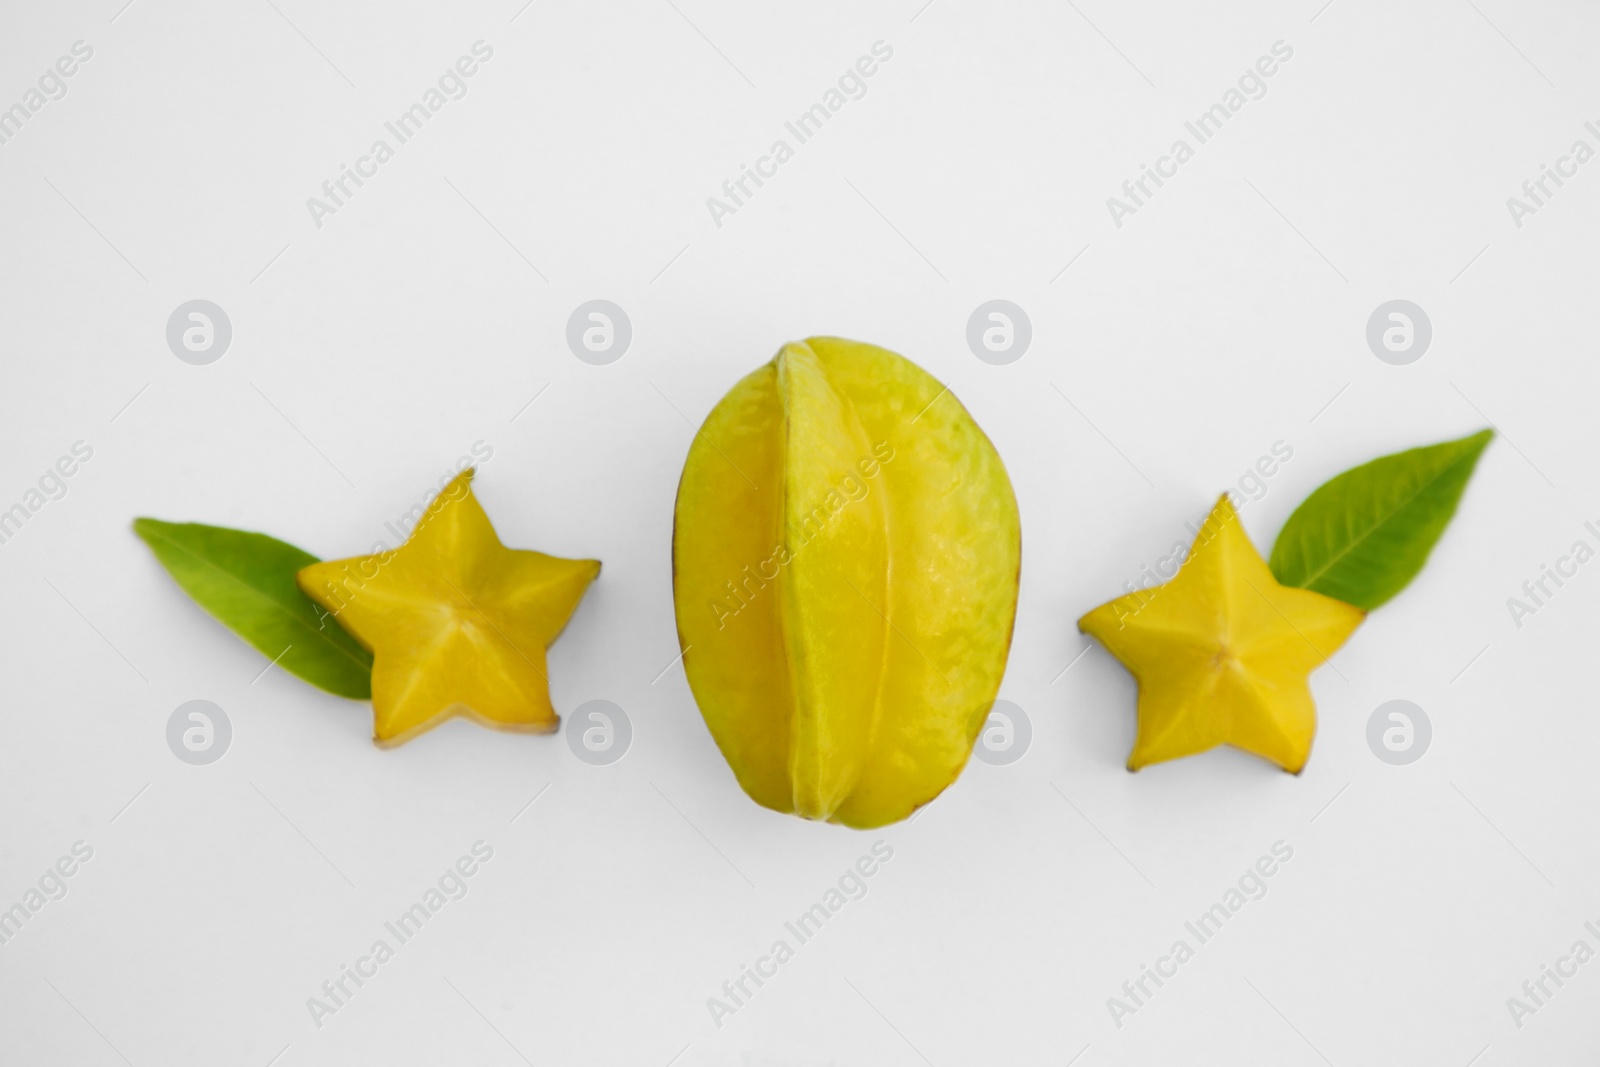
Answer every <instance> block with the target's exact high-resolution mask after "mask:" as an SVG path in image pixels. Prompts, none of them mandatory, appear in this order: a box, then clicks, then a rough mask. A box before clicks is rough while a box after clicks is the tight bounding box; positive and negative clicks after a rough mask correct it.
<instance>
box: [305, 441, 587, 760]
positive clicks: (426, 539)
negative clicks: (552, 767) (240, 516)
mask: <svg viewBox="0 0 1600 1067" xmlns="http://www.w3.org/2000/svg"><path fill="white" fill-rule="evenodd" d="M472 475H473V472H472V470H471V469H470V468H469V469H468V470H466V471H463V472H462V473H461V474H460V475H458V476H457V477H456V478H455V479H454V480H453V481H451V482H450V484H449V485H448V486H447V487H446V488H445V490H444V492H442V493H441V494H440V495H439V496H438V498H436V499H435V500H434V501H433V502H432V503H431V504H430V506H429V507H428V510H427V511H426V512H425V513H424V515H423V517H422V519H421V520H419V521H418V523H417V526H416V528H415V529H414V530H413V531H412V532H411V536H410V537H409V538H407V540H406V542H405V543H404V544H403V545H401V546H400V547H399V548H396V549H393V550H390V551H385V552H380V553H378V554H376V555H370V556H357V557H355V558H353V559H342V560H330V561H328V562H325V563H315V564H312V565H311V566H309V567H306V568H305V569H304V570H302V571H300V572H299V574H298V576H297V581H298V583H299V585H300V588H301V589H302V590H303V591H304V592H305V593H306V595H307V596H309V597H311V598H312V599H313V600H315V601H316V602H317V603H319V604H321V605H322V606H323V607H324V608H325V609H327V611H328V612H329V613H330V614H331V615H332V616H333V617H334V618H335V619H337V621H338V623H339V625H341V626H343V627H344V628H345V629H346V630H348V631H349V632H350V633H351V635H352V636H354V637H355V638H356V640H357V641H359V642H361V644H362V645H364V646H365V647H366V648H367V649H368V650H369V651H371V652H372V656H373V663H372V711H373V740H374V741H376V742H377V743H378V744H379V745H380V746H383V747H390V746H393V745H399V744H402V743H404V742H405V741H408V740H410V739H411V738H413V737H415V736H417V735H418V734H420V733H423V732H425V731H427V730H430V729H432V728H433V727H435V726H437V725H439V724H440V723H441V722H443V721H444V720H446V719H448V718H450V717H451V716H453V715H464V716H466V717H467V718H470V719H472V720H473V721H475V722H478V723H480V724H482V725H484V726H488V727H492V728H494V729H497V730H511V731H516V732H521V733H551V732H553V731H554V730H555V729H556V727H557V726H558V725H559V723H560V719H559V718H558V717H557V715H556V713H555V711H554V709H553V708H551V706H550V686H549V676H548V674H547V671H546V662H545V649H546V648H548V647H549V645H550V644H551V643H552V642H553V641H555V639H556V637H557V636H558V635H559V634H560V633H561V631H562V629H563V628H564V627H565V626H566V624H567V620H568V619H569V618H570V617H571V616H572V613H573V611H574V610H576V608H577V606H578V601H579V600H580V599H582V597H583V593H584V590H585V589H587V588H588V586H589V583H590V582H591V581H593V580H594V579H595V577H596V576H597V575H598V574H599V573H600V564H599V562H598V561H596V560H592V559H561V558H559V557H556V556H547V555H545V554H544V553H542V552H530V551H525V550H523V549H513V548H507V547H505V545H503V544H501V543H500V538H499V537H497V536H496V535H495V532H494V527H493V526H491V525H490V524H489V517H488V516H487V515H486V514H484V511H483V507H482V505H480V504H479V503H478V500H477V498H476V497H475V496H473V494H472V485H471V481H472ZM324 621H325V622H326V621H327V620H326V619H325V620H324Z"/></svg>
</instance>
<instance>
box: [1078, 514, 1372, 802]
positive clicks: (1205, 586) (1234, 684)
mask: <svg viewBox="0 0 1600 1067" xmlns="http://www.w3.org/2000/svg"><path fill="white" fill-rule="evenodd" d="M1365 617H1366V615H1365V613H1364V612H1363V611H1361V609H1360V608H1356V607H1352V606H1351V605H1349V604H1346V603H1345V602H1343V601H1342V600H1335V599H1333V598H1332V597H1328V596H1323V595H1322V594H1321V593H1314V592H1312V591H1310V590H1309V589H1292V588H1288V587H1285V586H1282V585H1279V584H1278V582H1277V580H1276V579H1274V578H1273V576H1272V572H1271V570H1269V569H1268V567H1267V564H1266V561H1265V560H1263V559H1262V558H1261V555H1260V553H1258V552H1257V551H1256V549H1255V546H1254V545H1252V544H1251V543H1250V539H1249V537H1248V536H1246V534H1245V532H1244V527H1243V526H1242V525H1240V523H1239V517H1238V514H1237V513H1236V512H1235V511H1234V509H1233V504H1232V503H1231V502H1230V501H1229V500H1228V497H1227V496H1226V495H1224V496H1223V497H1222V499H1221V500H1219V501H1218V502H1217V506H1216V507H1215V508H1214V509H1213V510H1212V512H1211V515H1210V517H1209V518H1207V519H1206V522H1205V525H1204V526H1202V527H1201V529H1200V534H1199V536H1198V537H1196V538H1195V544H1194V548H1193V550H1192V551H1191V552H1190V553H1189V556H1188V558H1187V559H1185V560H1184V562H1183V566H1182V567H1180V568H1179V569H1178V574H1177V577H1175V578H1173V580H1172V581H1170V582H1168V583H1166V584H1165V585H1160V586H1156V587H1155V588H1154V589H1150V590H1145V591H1141V592H1137V593H1131V594H1129V595H1127V596H1123V597H1118V598H1117V599H1116V600H1113V601H1110V602H1109V603H1106V604H1102V605H1101V606H1100V607H1098V608H1096V609H1094V610H1093V611H1091V612H1089V614H1087V615H1085V616H1084V617H1083V618H1082V619H1080V620H1078V628H1079V629H1080V630H1082V631H1083V632H1084V633H1087V634H1090V635H1092V636H1094V637H1096V638H1098V639H1099V640H1100V642H1101V643H1102V644H1104V645H1105V646H1106V648H1107V649H1109V650H1110V651H1111V654H1112V655H1114V656H1116V657H1117V659H1119V660H1121V661H1122V663H1123V664H1124V665H1125V666H1126V667H1127V668H1128V670H1129V671H1131V672H1132V673H1133V676H1134V677H1135V678H1137V679H1138V680H1139V733H1138V738H1137V739H1136V740H1135V742H1134V746H1133V752H1132V753H1131V754H1130V755H1129V756H1128V769H1129V770H1132V771H1136V770H1138V769H1139V768H1141V767H1145V766H1148V765H1149V764H1152V763H1159V762H1161V761H1162V760H1169V759H1177V758H1179V757H1180V756H1189V755H1193V754H1194V753H1197V752H1204V751H1206V750H1207V749H1209V748H1213V747H1215V746H1216V745H1219V744H1230V745H1234V746H1236V747H1238V748H1242V749H1244V750H1245V751H1246V752H1252V753H1254V754H1256V755H1257V756H1260V757H1262V758H1263V759H1267V760H1271V761H1272V762H1273V763H1276V764H1277V765H1278V766H1280V767H1282V768H1283V769H1284V770H1286V771H1290V772H1291V773H1294V774H1298V773H1300V770H1301V768H1303V767H1304V766H1305V762H1306V759H1307V757H1308V756H1309V755H1310V754H1311V741H1312V738H1313V737H1314V736H1315V734H1316V729H1317V714H1316V707H1315V706H1314V705H1313V703H1312V700H1311V688H1310V684H1309V681H1308V677H1309V675H1310V673H1311V671H1312V670H1314V669H1315V668H1316V667H1319V666H1321V665H1322V663H1323V662H1324V661H1325V660H1326V659H1327V658H1328V657H1329V656H1331V655H1333V653H1334V652H1335V651H1337V650H1338V648H1339V646H1340V645H1342V644H1344V642H1345V640H1346V639H1347V638H1348V637H1349V636H1350V634H1351V633H1353V632H1354V631H1355V628H1356V627H1357V626H1358V625H1360V623H1361V620H1362V619H1363V618H1365Z"/></svg>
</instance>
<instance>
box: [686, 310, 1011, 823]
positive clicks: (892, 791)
mask: <svg viewBox="0 0 1600 1067" xmlns="http://www.w3.org/2000/svg"><path fill="white" fill-rule="evenodd" d="M672 556H673V597H674V602H675V605H676V611H677V620H678V638H679V642H680V644H681V646H682V648H683V650H684V669H685V671H686V672H687V674H688V677H689V685H690V688H691V689H692V690H693V692H694V696H695V700H696V702H697V703H698V704H699V706H700V711H701V714H702V715H703V716H704V717H705V720H706V725H707V726H708V727H709V728H710V730H711V734H712V737H713V738H715V739H716V742H717V745H718V746H719V747H720V748H721V750H722V754H723V756H724V757H725V758H726V759H727V761H728V763H729V765H730V766H731V767H732V768H733V772H734V774H735V775H736V776H737V777H738V779H739V784H740V785H741V786H742V787H743V788H744V790H745V792H746V793H748V794H749V795H750V796H751V798H752V799H754V800H755V801H756V802H757V803H759V804H761V805H763V806H765V807H768V808H772V809H774V810H776V811H781V812H788V813H792V814H796V815H800V816H802V817H804V818H808V819H826V820H829V821H831V822H837V823H842V824H844V825H846V826H853V827H863V828H864V827H873V826H882V825H884V824H887V823H892V822H896V821H898V820H900V819H904V818H905V817H906V816H908V815H910V814H911V813H912V812H913V811H914V810H916V808H918V807H919V806H920V805H922V804H925V803H927V802H928V801H929V800H932V799H933V798H934V797H936V796H938V795H939V793H940V792H942V791H943V790H944V789H945V787H946V786H948V785H949V784H950V783H951V782H953V781H954V780H955V778H956V776H957V775H959V774H960V773H961V768H962V767H963V766H965V765H966V762H967V758H968V757H969V756H970V755H971V752H972V745H973V742H974V741H975V740H976V739H977V736H978V732H979V730H980V729H981V728H982V727H983V723H984V720H985V719H986V717H987V716H988V712H989V708H990V706H991V705H992V704H993V703H994V698H995V695H996V693H997V692H998V691H999V688H1000V679H1001V676H1002V675H1003V673H1004V671H1005V664H1006V655H1007V653H1008V651H1009V649H1010V645H1011V630H1012V624H1013V622H1014V620H1015V617H1016V606H1017V577H1018V570H1019V568H1020V565H1021V558H1022V543H1021V529H1020V525H1019V521H1018V517H1017V503H1016V497H1015V496H1014V495H1013V494H1012V491H1011V482H1010V479H1008V478H1007V477H1006V472H1005V467H1004V466H1003V465H1002V464H1001V462H1000V457H999V455H998V454H997V453H996V452H995V450H994V446H993V445H991V444H990V443H989V439H988V438H987V437H985V436H984V434H983V431H982V430H980V429H979V428H978V425H977V423H975V422H974V421H973V420H972V417H971V416H970V415H969V414H967V411H966V409H965V408H963V407H962V406H961V404H960V403H959V402H958V401H957V400H956V399H955V397H954V396H952V395H951V394H950V392H949V390H947V389H946V388H945V387H944V386H942V385H941V384H940V383H939V382H938V381H936V380H934V379H933V378H932V377H930V376H929V375H928V374H927V373H926V372H924V371H923V370H922V369H921V368H919V367H917V366H916V365H915V364H913V363H912V362H910V361H909V360H907V359H905V358H903V357H901V356H898V355H896V354H895V353H893V352H889V351H887V350H885V349H882V348H877V347H875V346H873V345H867V344H861V343H858V342H854V341H843V340H839V339H836V338H828V337H815V338H811V339H810V340H807V341H803V342H797V343H794V344H789V345H785V346H784V347H783V349H782V350H781V351H780V352H779V353H778V355H777V356H776V357H775V358H774V359H773V360H772V362H770V363H768V364H766V365H765V366H763V367H761V368H760V369H759V370H756V371H754V372H753V373H751V374H749V375H747V376H746V377H745V378H743V379H742V380H741V381H740V382H739V383H738V384H736V385H735V386H734V387H733V389H732V390H730V391H729V392H728V394H727V395H726V396H725V397H723V398H722V400H721V401H720V402H719V403H718V404H717V406H716V407H715V408H714V409H712V411H711V414H710V415H709V416H707V418H706V421H705V424H704V425H703V426H702V427H701V428H700V432H699V433H697V434H696V435H695V439H694V443H693V445H692V446H691V447H690V450H689V457H688V459H687V461H686V462H685V464H684V470H683V479H682V481H681V482H680V483H679V486H678V502H677V512H676V523H675V527H674V530H673V545H672Z"/></svg>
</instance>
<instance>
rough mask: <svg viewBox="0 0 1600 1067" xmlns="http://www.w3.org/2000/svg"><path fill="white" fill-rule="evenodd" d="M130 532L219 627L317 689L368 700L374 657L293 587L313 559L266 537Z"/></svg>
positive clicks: (168, 526)
mask: <svg viewBox="0 0 1600 1067" xmlns="http://www.w3.org/2000/svg"><path fill="white" fill-rule="evenodd" d="M133 531H134V533H137V534H138V535H139V536H140V537H141V538H143V539H144V543H145V544H147V545H149V546H150V550H151V551H152V552H154V553H155V554H156V559H158V560H160V561H161V565H162V566H163V567H165V568H166V569H167V573H169V574H171V575H172V577H173V578H175V579H176V580H177V582H178V584H179V585H180V586H182V587H183V591H184V592H186V593H188V594H189V595H190V596H191V597H193V598H194V599H195V601H196V602H197V603H199V605H200V606H201V607H202V608H205V609H206V611H207V612H209V613H210V614H211V615H212V616H213V617H214V618H215V619H216V620H217V621H218V622H220V623H222V624H223V625H224V626H226V627H228V629H230V630H232V631H233V632H234V633H236V634H238V635H239V636H240V637H242V638H244V639H245V640H246V641H248V642H249V643H250V644H251V646H252V647H254V648H255V650H256V651H257V652H260V653H261V654H262V655H264V656H267V657H269V658H272V659H276V660H277V663H278V666H280V667H282V668H283V669H284V670H286V671H288V672H289V673H290V674H293V675H295V676H296V677H299V678H303V679H305V680H306V681H308V682H310V683H311V684H312V685H314V686H317V687H318V688H320V689H326V690H327V691H328V692H330V693H336V694H338V695H339V696H342V697H350V698H351V699H353V700H370V699H371V698H372V653H370V652H368V651H367V650H366V649H364V648H362V647H361V645H360V644H358V643H357V642H356V639H355V638H353V637H351V636H350V635H349V634H348V633H346V632H345V630H344V629H343V628H342V627H341V626H340V625H339V624H338V622H337V621H335V620H334V618H333V617H332V616H331V615H328V614H327V613H326V612H324V611H323V610H322V608H320V607H318V606H317V604H316V603H315V602H314V601H313V600H312V599H311V598H310V597H308V596H306V595H305V594H304V593H302V592H301V591H300V587H299V586H298V585H296V584H295V580H294V576H295V572H296V571H298V570H300V569H301V568H302V567H305V566H308V565H310V564H312V563H316V562H319V561H318V560H317V557H315V556H313V555H311V554H310V553H308V552H302V551H301V550H300V549H298V548H296V547H294V546H293V545H290V544H285V543H284V542H282V541H279V540H278V539H276V538H273V537H268V536H267V535H266V534H259V533H249V532H247V531H245V530H230V529H228V528H226V527H223V526H204V525H201V524H200V523H197V522H186V523H175V522H161V521H160V520H158V519H135V520H134V522H133Z"/></svg>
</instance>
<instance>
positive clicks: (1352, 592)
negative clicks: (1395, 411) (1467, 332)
mask: <svg viewBox="0 0 1600 1067" xmlns="http://www.w3.org/2000/svg"><path fill="white" fill-rule="evenodd" d="M1493 436H1494V431H1493V430H1482V431H1480V432H1478V433H1475V434H1473V435H1472V436H1470V437H1463V438H1461V439H1459V440H1456V441H1445V442H1444V443H1443V444H1437V445H1429V446H1428V447H1427V448H1413V449H1411V450H1410V451H1407V452H1396V453H1395V454H1394V455H1392V456H1382V457H1379V458H1378V459H1375V460H1373V461H1372V462H1371V463H1365V464H1362V465H1361V466H1359V467H1354V468H1352V469H1350V470H1347V471H1345V472H1344V473H1343V474H1340V475H1338V476H1337V477H1334V478H1332V479H1330V480H1328V481H1326V482H1324V483H1323V484H1322V485H1321V486H1320V487H1319V488H1318V489H1317V491H1316V492H1314V493H1312V494H1311V495H1310V496H1308V497H1306V499H1305V502H1304V503H1302V504H1301V505H1300V506H1299V507H1298V508H1296V509H1295V511H1294V514H1293V515H1290V516H1289V521H1288V522H1286V523H1284V526H1283V531H1282V532H1281V533H1279V534H1278V543H1277V544H1275V545H1273V546H1272V559H1271V561H1270V563H1269V565H1270V566H1271V568H1272V573H1273V576H1274V577H1276V578H1277V579H1278V581H1279V582H1281V583H1283V584H1284V585H1288V586H1299V587H1301V588H1305V589H1310V590H1313V591H1315V592H1318V593H1323V594H1325V595H1327V596H1331V597H1336V598H1337V599H1339V600H1343V601H1344V602H1345V603H1347V604H1354V605H1355V606H1356V607H1358V608H1361V609H1362V610H1363V611H1371V610H1372V609H1373V608H1375V607H1377V606H1379V605H1380V604H1383V603H1385V602H1386V601H1388V600H1389V599H1390V598H1391V597H1393V596H1394V595H1395V594H1396V593H1398V592H1400V590H1402V589H1404V588H1405V587H1406V585H1407V584H1408V583H1410V581H1411V579H1413V578H1415V577H1416V576H1417V572H1418V571H1420V570H1422V565H1423V564H1424V563H1426V562H1427V561H1428V553H1429V552H1431V551H1433V546H1434V544H1435V543H1436V542H1437V541H1438V540H1439V536H1440V535H1441V534H1443V533H1444V528H1445V526H1447V525H1448V524H1449V522H1450V518H1451V516H1453V515H1454V514H1455V513H1456V504H1457V503H1458V502H1459V501H1460V500H1461V493H1462V490H1464V489H1466V487H1467V479H1468V478H1470V477H1472V470H1473V468H1474V467H1476V466H1477V465H1478V456H1480V455H1481V454H1482V453H1483V450H1484V447H1485V446H1486V445H1488V443H1489V439H1490V438H1491V437H1493Z"/></svg>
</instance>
